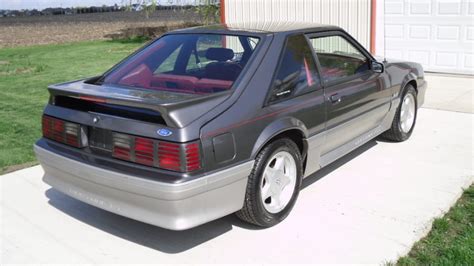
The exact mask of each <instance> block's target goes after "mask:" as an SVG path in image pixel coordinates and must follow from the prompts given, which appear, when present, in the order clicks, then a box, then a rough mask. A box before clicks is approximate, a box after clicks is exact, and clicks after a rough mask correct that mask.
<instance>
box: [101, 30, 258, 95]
mask: <svg viewBox="0 0 474 266" xmlns="http://www.w3.org/2000/svg"><path fill="white" fill-rule="evenodd" d="M258 41H259V39H258V38H255V37H249V36H233V35H221V34H172V35H166V36H164V37H162V38H160V39H159V40H157V41H156V42H154V43H153V44H151V45H149V46H148V47H146V48H145V49H143V50H142V51H140V52H138V53H137V54H135V55H134V56H133V57H131V58H130V59H128V60H126V61H125V62H123V63H121V64H120V65H119V66H118V67H117V68H115V69H114V70H112V71H111V72H109V73H108V74H107V75H106V76H105V77H104V79H103V83H104V84H116V85H122V86H131V87H138V88H145V89H150V90H160V91H172V92H180V93H192V94H208V93H214V92H221V91H226V90H229V89H230V88H231V86H232V84H233V83H234V81H235V80H236V79H237V77H238V76H239V75H240V73H241V72H242V70H243V69H244V67H245V65H246V64H247V62H248V61H249V59H250V57H251V56H252V54H253V51H254V50H255V48H256V47H257V45H258Z"/></svg>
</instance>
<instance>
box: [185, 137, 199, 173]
mask: <svg viewBox="0 0 474 266" xmlns="http://www.w3.org/2000/svg"><path fill="white" fill-rule="evenodd" d="M184 147H185V154H186V170H187V171H188V172H192V171H195V170H198V169H199V168H201V156H200V153H199V145H198V144H197V143H190V144H186V145H185V146H184Z"/></svg>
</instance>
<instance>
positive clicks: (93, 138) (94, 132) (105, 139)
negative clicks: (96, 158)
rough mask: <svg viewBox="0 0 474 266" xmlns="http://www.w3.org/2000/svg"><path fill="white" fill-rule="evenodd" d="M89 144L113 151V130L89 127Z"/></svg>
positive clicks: (96, 147)
mask: <svg viewBox="0 0 474 266" xmlns="http://www.w3.org/2000/svg"><path fill="white" fill-rule="evenodd" d="M89 146H90V147H91V148H94V149H100V150H105V151H112V131H110V130H108V129H103V128H98V127H91V128H89Z"/></svg>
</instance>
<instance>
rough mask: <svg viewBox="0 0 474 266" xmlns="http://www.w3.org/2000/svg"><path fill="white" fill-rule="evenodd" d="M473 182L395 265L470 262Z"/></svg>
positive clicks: (472, 260)
mask: <svg viewBox="0 0 474 266" xmlns="http://www.w3.org/2000/svg"><path fill="white" fill-rule="evenodd" d="M473 226H474V185H471V187H470V188H468V189H467V190H466V191H465V192H464V194H463V196H462V197H461V198H460V199H459V200H458V202H457V203H456V205H455V206H454V207H452V208H451V210H450V211H449V212H448V213H447V214H446V215H445V216H444V217H442V218H439V219H436V220H435V221H434V223H433V229H431V232H430V233H429V234H428V235H427V236H426V237H425V238H423V239H421V240H420V241H419V242H417V243H416V244H415V245H414V247H413V248H412V250H411V251H410V253H409V254H408V255H407V256H405V257H403V258H401V259H400V260H399V261H398V263H397V264H399V265H474V227H473Z"/></svg>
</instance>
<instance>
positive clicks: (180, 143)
mask: <svg viewBox="0 0 474 266" xmlns="http://www.w3.org/2000/svg"><path fill="white" fill-rule="evenodd" d="M49 91H50V95H51V98H50V103H49V104H48V106H47V108H46V109H45V115H44V116H43V136H44V137H45V138H47V139H50V140H53V141H56V142H59V143H62V144H65V145H68V146H71V147H72V148H76V149H81V150H82V151H83V152H84V153H91V154H93V155H95V156H103V157H108V158H114V159H118V160H122V161H128V162H132V163H136V164H141V165H145V166H151V167H155V168H161V169H166V170H171V171H177V172H192V171H195V170H199V169H200V154H201V153H200V149H201V148H200V142H199V140H198V139H197V138H198V137H194V138H193V137H190V138H188V139H183V138H180V137H179V133H180V132H182V131H183V130H185V129H184V128H185V127H186V126H187V125H188V124H190V123H191V122H193V121H194V120H195V119H197V118H199V117H200V116H202V115H203V114H204V113H206V112H208V111H209V110H210V109H212V108H214V107H215V106H216V105H218V104H219V103H221V102H222V101H223V100H225V98H227V96H228V93H226V92H223V93H217V94H210V95H195V94H194V95H193V94H184V93H176V92H167V91H152V90H141V89H137V88H126V87H118V86H108V85H100V86H99V85H93V84H88V83H87V82H84V81H76V82H71V83H64V84H59V85H52V86H50V87H49ZM173 133H176V135H177V136H171V134H173ZM181 135H183V134H181ZM186 135H190V134H186ZM195 136H198V135H195Z"/></svg>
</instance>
